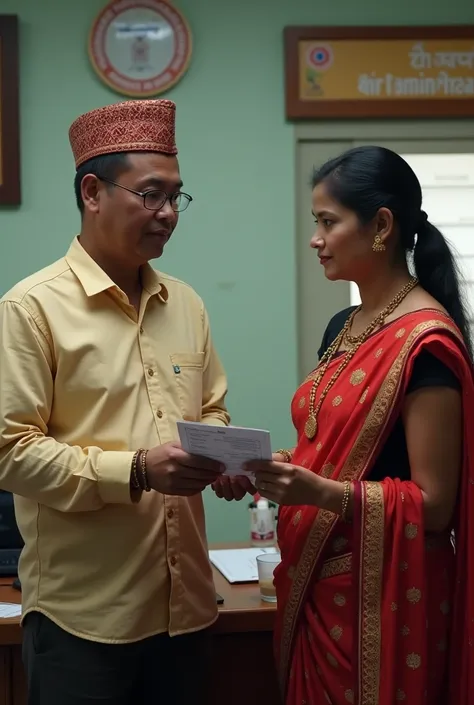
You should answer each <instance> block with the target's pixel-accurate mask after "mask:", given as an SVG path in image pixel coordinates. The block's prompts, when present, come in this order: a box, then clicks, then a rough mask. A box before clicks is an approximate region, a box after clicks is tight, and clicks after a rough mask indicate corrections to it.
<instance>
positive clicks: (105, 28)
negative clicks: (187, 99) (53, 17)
mask: <svg viewBox="0 0 474 705" xmlns="http://www.w3.org/2000/svg"><path fill="white" fill-rule="evenodd" d="M191 52H192V38H191V32H190V29H189V27H188V24H187V22H186V20H185V19H184V17H183V16H182V14H181V13H180V12H178V10H176V8H174V7H172V6H171V5H170V4H169V3H168V2H165V1H164V0H112V2H110V3H109V4H108V5H107V6H106V7H105V8H104V9H103V10H102V12H101V13H100V14H99V16H98V17H97V19H96V20H95V22H94V24H93V26H92V29H91V33H90V37H89V57H90V60H91V62H92V65H93V67H94V69H95V71H96V72H97V74H98V75H99V76H100V77H101V79H102V80H103V81H104V82H105V83H106V84H107V85H108V86H110V87H111V88H113V89H114V90H115V91H116V92H117V93H120V94H122V95H126V96H130V97H134V98H150V97H152V96H156V95H159V94H160V93H164V92H165V91H166V90H168V89H169V88H171V86H173V85H174V84H175V83H177V82H178V81H179V80H180V79H181V78H182V76H183V75H184V73H185V72H186V70H187V68H188V65H189V61H190V58H191Z"/></svg>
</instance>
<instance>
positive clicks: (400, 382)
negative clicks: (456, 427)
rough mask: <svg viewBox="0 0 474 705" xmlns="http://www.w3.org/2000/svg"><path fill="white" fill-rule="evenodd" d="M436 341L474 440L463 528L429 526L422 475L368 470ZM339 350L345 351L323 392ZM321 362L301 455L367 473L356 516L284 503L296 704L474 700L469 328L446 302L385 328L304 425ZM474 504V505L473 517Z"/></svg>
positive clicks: (295, 408) (288, 659)
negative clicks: (419, 363) (462, 328)
mask: <svg viewBox="0 0 474 705" xmlns="http://www.w3.org/2000/svg"><path fill="white" fill-rule="evenodd" d="M422 350H423V351H429V352H430V353H432V354H434V355H436V357H438V358H439V359H440V360H441V361H442V362H443V363H444V364H446V365H447V366H448V367H449V368H450V369H451V370H452V371H453V372H454V374H455V375H456V376H457V377H458V379H459V380H460V382H461V385H462V398H463V419H464V421H463V423H464V452H463V465H462V473H461V479H460V486H459V501H458V505H457V507H456V511H455V517H454V519H453V529H454V531H455V543H456V551H454V548H453V544H452V542H451V538H450V536H451V532H450V531H447V532H446V533H445V534H443V535H434V534H432V535H429V534H425V531H424V520H423V500H422V495H421V491H420V490H419V488H418V487H417V486H416V485H415V484H414V483H413V482H402V481H400V480H397V479H390V478H388V479H385V480H383V481H382V482H370V481H368V480H367V478H368V477H369V474H370V471H371V468H372V467H373V464H374V461H375V459H376V457H377V455H378V453H379V451H380V449H381V447H382V445H383V444H384V442H385V440H386V438H387V436H388V434H389V433H390V431H391V429H392V428H393V424H394V423H395V421H396V419H397V417H398V416H399V413H400V410H401V406H402V402H403V399H404V396H405V390H406V387H407V384H408V381H409V379H410V375H411V371H412V368H413V363H414V360H415V358H416V357H417V355H418V354H419V353H420V352H421V351H422ZM338 364H339V360H337V359H336V360H333V361H332V363H331V364H330V365H329V368H328V370H327V372H326V375H325V377H324V378H323V380H322V381H321V383H320V385H319V389H318V392H317V395H316V401H315V405H316V404H317V401H318V398H319V394H321V391H322V390H323V389H324V387H325V385H326V382H327V381H328V379H329V378H330V377H331V375H332V374H333V372H334V371H335V369H336V366H337V365H338ZM313 378H314V373H312V374H311V375H310V376H309V377H308V379H307V380H306V381H305V382H304V383H303V384H302V385H301V387H300V388H299V389H298V391H297V392H296V394H295V397H294V399H293V403H292V415H293V422H294V424H295V427H296V429H297V432H298V445H297V448H296V450H295V453H294V456H293V463H294V464H296V465H301V466H303V467H306V468H309V469H311V470H312V471H313V472H315V473H318V474H319V475H321V476H323V477H330V478H332V479H333V480H339V481H345V480H349V481H352V482H353V483H354V516H353V520H352V522H351V523H344V522H342V521H341V520H340V519H339V517H338V516H336V515H334V514H332V513H331V512H329V511H326V510H323V509H318V508H317V507H310V506H301V507H282V508H281V511H280V516H279V524H278V540H279V545H280V548H281V553H282V562H281V564H280V565H279V566H278V568H277V570H276V572H275V585H276V589H277V597H278V611H277V624H276V631H275V646H276V656H277V664H278V667H279V672H280V677H281V686H282V691H283V692H284V694H285V696H284V697H285V703H286V705H319V704H320V703H326V702H327V703H331V704H332V705H347V703H354V704H356V705H394V704H395V703H398V702H400V703H404V702H405V703H406V705H470V704H471V703H474V646H473V644H474V529H473V526H472V524H471V523H470V522H471V521H474V382H473V372H472V367H471V363H470V361H469V357H468V355H467V352H466V350H465V346H464V343H463V342H462V339H461V336H460V334H459V331H458V329H457V328H456V327H455V326H454V324H453V323H452V321H451V320H450V319H449V318H447V317H445V316H444V315H443V314H441V313H440V312H439V311H434V310H423V311H417V312H415V313H410V314H406V315H405V316H402V317H401V318H399V319H398V320H396V321H394V322H392V323H390V324H388V325H386V326H385V327H383V328H382V329H381V330H380V331H378V332H377V333H375V334H373V335H372V336H371V337H370V338H369V339H368V340H367V341H366V342H365V343H364V344H363V345H362V346H361V348H360V349H359V351H358V352H357V354H356V355H355V356H354V358H353V359H352V360H351V362H350V364H349V366H348V367H347V369H346V370H345V371H344V372H343V373H342V374H341V376H340V377H339V379H338V380H337V382H336V384H335V385H334V386H333V388H332V389H331V391H330V393H329V395H328V396H327V398H326V399H325V401H324V403H323V405H322V407H321V410H320V412H319V417H318V434H317V436H316V438H315V439H314V440H313V441H309V440H308V439H307V438H306V436H305V434H304V424H305V421H306V419H307V414H308V398H309V392H310V389H311V384H312V380H313ZM471 517H472V519H471Z"/></svg>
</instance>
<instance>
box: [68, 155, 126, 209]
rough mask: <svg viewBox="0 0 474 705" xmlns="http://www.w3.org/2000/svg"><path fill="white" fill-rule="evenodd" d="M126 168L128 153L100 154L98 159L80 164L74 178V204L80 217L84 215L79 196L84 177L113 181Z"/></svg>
mask: <svg viewBox="0 0 474 705" xmlns="http://www.w3.org/2000/svg"><path fill="white" fill-rule="evenodd" d="M127 168H128V153H127V152H114V153H113V154H101V155H100V156H99V157H93V158H92V159H89V160H88V161H87V162H84V164H81V165H80V167H79V168H78V169H77V171H76V176H75V178H74V191H75V193H76V203H77V207H78V208H79V211H80V213H81V216H82V215H83V214H84V201H83V200H82V194H81V183H82V179H83V178H84V176H86V175H87V174H93V175H94V176H97V177H99V178H100V177H102V178H103V179H110V181H115V180H116V179H117V177H118V176H120V174H122V173H123V172H124V171H126V170H127Z"/></svg>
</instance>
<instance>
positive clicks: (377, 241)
mask: <svg viewBox="0 0 474 705" xmlns="http://www.w3.org/2000/svg"><path fill="white" fill-rule="evenodd" d="M372 249H373V251H374V252H385V249H386V248H385V245H384V244H383V242H382V238H381V237H380V235H376V236H375V238H374V244H373V245H372Z"/></svg>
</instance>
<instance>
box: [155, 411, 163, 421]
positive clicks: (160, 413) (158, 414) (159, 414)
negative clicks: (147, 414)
mask: <svg viewBox="0 0 474 705" xmlns="http://www.w3.org/2000/svg"><path fill="white" fill-rule="evenodd" d="M156 415H157V416H158V418H159V419H162V418H163V412H162V411H161V409H158V411H157V412H156Z"/></svg>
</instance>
